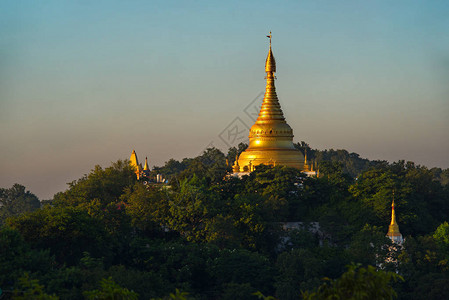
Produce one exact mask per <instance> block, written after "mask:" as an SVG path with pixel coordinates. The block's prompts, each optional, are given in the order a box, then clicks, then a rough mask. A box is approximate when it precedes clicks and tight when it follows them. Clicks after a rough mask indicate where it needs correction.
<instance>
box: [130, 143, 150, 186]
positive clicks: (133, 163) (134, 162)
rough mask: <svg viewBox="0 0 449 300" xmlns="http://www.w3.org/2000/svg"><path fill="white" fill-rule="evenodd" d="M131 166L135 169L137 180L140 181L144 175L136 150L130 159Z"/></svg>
mask: <svg viewBox="0 0 449 300" xmlns="http://www.w3.org/2000/svg"><path fill="white" fill-rule="evenodd" d="M145 162H146V161H145ZM129 164H130V166H131V167H132V168H133V169H134V171H135V173H136V176H137V179H140V177H141V175H142V165H141V164H139V160H138V159H137V154H136V151H135V150H133V152H132V153H131V157H130V158H129Z"/></svg>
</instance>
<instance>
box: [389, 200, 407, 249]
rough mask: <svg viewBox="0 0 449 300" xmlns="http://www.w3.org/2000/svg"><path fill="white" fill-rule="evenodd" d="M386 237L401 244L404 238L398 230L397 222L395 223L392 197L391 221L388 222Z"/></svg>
mask: <svg viewBox="0 0 449 300" xmlns="http://www.w3.org/2000/svg"><path fill="white" fill-rule="evenodd" d="M393 195H394V194H393ZM393 197H394V196H393ZM387 237H388V238H389V239H390V240H391V241H392V242H393V243H396V244H402V242H403V241H404V239H403V238H402V234H401V232H400V231H399V225H398V223H396V213H395V211H394V198H393V203H392V204H391V222H390V226H389V227H388V233H387Z"/></svg>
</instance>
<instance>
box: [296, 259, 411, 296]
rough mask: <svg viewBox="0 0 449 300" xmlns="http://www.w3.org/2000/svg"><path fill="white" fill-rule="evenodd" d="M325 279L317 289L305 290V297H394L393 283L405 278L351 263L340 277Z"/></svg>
mask: <svg viewBox="0 0 449 300" xmlns="http://www.w3.org/2000/svg"><path fill="white" fill-rule="evenodd" d="M324 280H325V281H326V282H325V283H323V284H322V285H321V286H320V287H319V288H318V289H317V290H315V291H313V292H303V294H302V297H303V299H305V300H319V299H323V300H324V299H353V300H365V299H366V300H371V299H372V300H380V299H393V298H394V297H396V296H397V295H396V292H395V291H394V289H393V287H392V286H391V283H392V282H396V281H398V280H403V278H402V277H401V276H400V275H398V274H396V273H394V272H385V271H377V270H376V268H374V267H373V266H368V267H366V268H362V267H360V265H349V266H348V270H347V271H346V272H345V273H343V275H342V276H341V277H340V278H337V279H334V280H331V279H329V278H325V279H324Z"/></svg>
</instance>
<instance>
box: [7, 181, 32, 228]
mask: <svg viewBox="0 0 449 300" xmlns="http://www.w3.org/2000/svg"><path fill="white" fill-rule="evenodd" d="M40 206H41V204H40V202H39V199H38V198H37V197H36V196H35V195H34V194H32V193H31V192H30V191H26V190H25V187H24V186H23V185H20V184H18V183H16V184H14V185H13V186H12V187H11V188H9V189H4V188H0V225H1V224H2V223H3V222H4V221H5V220H6V218H9V217H13V216H18V215H21V214H23V213H26V212H31V211H34V210H36V209H38V208H39V207H40Z"/></svg>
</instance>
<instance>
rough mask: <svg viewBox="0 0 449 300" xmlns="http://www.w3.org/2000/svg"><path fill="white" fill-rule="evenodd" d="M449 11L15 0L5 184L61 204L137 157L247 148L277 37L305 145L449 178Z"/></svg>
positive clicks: (1, 155) (3, 113)
mask: <svg viewBox="0 0 449 300" xmlns="http://www.w3.org/2000/svg"><path fill="white" fill-rule="evenodd" d="M448 12H449V2H446V1H432V2H427V1H395V2H391V1H376V2H359V1H339V2H335V1H301V2H295V1H286V2H282V3H278V4H276V5H275V4H274V3H272V2H259V1H248V2H245V3H240V2H237V1H228V2H217V3H215V2H211V1H196V2H190V1H188V2H181V3H177V2H171V1H150V2H149V1H129V2H121V1H95V2H88V1H73V2H62V1H45V2H43V3H36V2H34V1H21V2H13V1H11V2H2V3H0V15H1V19H0V22H1V23H0V24H1V26H0V42H1V46H2V47H1V48H0V49H1V50H0V51H1V59H0V126H1V129H0V139H1V141H2V144H1V148H0V187H4V188H8V187H11V186H12V184H14V183H16V182H17V183H20V184H23V185H25V186H26V188H27V189H28V190H30V191H31V192H32V193H34V194H36V195H37V196H38V197H39V198H40V199H41V200H42V199H48V198H51V197H52V196H53V194H54V193H56V192H59V191H63V190H65V189H66V183H68V182H71V181H73V180H76V179H79V178H80V177H82V176H83V175H84V174H87V173H88V172H89V171H90V170H91V169H92V168H93V167H94V166H95V165H96V164H99V165H101V166H103V167H107V166H109V165H110V163H111V162H114V161H116V160H118V159H128V158H129V156H130V154H131V151H132V150H133V149H135V150H136V152H137V155H138V157H139V160H140V161H142V162H143V161H144V159H145V156H148V159H149V163H150V165H151V166H154V165H158V166H161V165H163V164H164V162H165V161H167V160H169V159H170V158H175V159H182V158H184V157H195V156H197V155H199V154H200V153H201V152H202V151H203V150H204V149H205V148H206V147H207V146H208V145H213V146H216V147H217V148H220V149H221V150H222V151H224V152H226V151H227V148H228V146H234V145H236V144H238V142H240V141H243V142H247V141H248V132H247V129H246V128H247V127H250V126H251V125H252V122H253V119H252V117H253V116H252V113H254V107H255V105H256V104H257V103H258V102H257V100H261V96H260V93H261V92H263V91H264V88H265V80H264V76H265V73H264V63H265V58H266V54H267V50H268V39H267V38H266V37H265V36H266V35H267V34H268V32H269V31H270V30H271V31H272V32H273V53H274V56H275V58H276V62H277V73H276V76H277V81H276V88H277V93H278V96H279V99H280V102H281V106H282V109H283V111H284V114H285V117H286V119H287V122H288V123H289V125H290V126H291V127H292V128H293V132H294V135H295V138H294V141H295V142H300V141H305V142H307V143H309V144H310V146H311V147H312V148H317V149H320V150H324V149H331V148H332V149H345V150H347V151H349V152H355V153H358V154H359V155H360V156H361V157H364V158H368V159H371V160H387V161H389V162H393V161H398V160H401V159H403V160H406V161H413V162H415V163H416V164H420V165H425V166H427V167H429V168H432V167H441V168H448V167H449V155H448V153H449V138H448V136H449V134H448V132H449V34H448V33H449V19H448V18H447V13H448ZM256 98H257V99H256ZM255 99H256V101H254V100H255ZM236 128H237V129H236ZM233 129H235V130H237V131H238V132H239V135H238V138H236V139H235V140H233V137H232V136H231V137H230V136H229V135H228V133H229V130H231V131H232V130H233ZM243 129H245V130H246V131H243ZM242 132H243V133H242ZM242 136H243V137H242Z"/></svg>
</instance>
